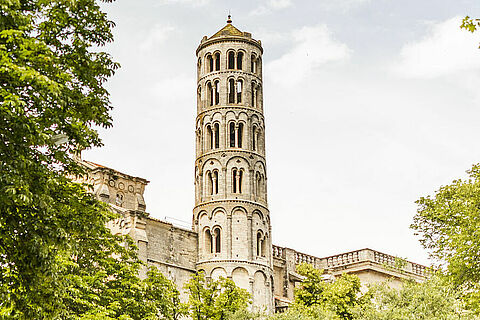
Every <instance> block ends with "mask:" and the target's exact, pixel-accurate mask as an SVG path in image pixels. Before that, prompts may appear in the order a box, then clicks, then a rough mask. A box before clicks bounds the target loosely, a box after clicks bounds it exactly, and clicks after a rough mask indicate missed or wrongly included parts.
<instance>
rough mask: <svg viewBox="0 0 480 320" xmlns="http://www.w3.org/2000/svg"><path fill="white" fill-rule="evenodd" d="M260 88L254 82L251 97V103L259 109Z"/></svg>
mask: <svg viewBox="0 0 480 320" xmlns="http://www.w3.org/2000/svg"><path fill="white" fill-rule="evenodd" d="M259 101H260V86H259V85H257V83H256V82H255V81H252V87H251V97H250V103H251V106H252V107H253V108H257V107H258V106H259V105H260V103H259Z"/></svg>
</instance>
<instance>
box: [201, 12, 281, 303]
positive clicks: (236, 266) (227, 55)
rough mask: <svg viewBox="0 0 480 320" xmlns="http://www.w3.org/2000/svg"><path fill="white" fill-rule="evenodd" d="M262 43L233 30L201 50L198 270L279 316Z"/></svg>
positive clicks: (203, 43)
mask: <svg viewBox="0 0 480 320" xmlns="http://www.w3.org/2000/svg"><path fill="white" fill-rule="evenodd" d="M262 53H263V49H262V46H261V42H260V41H259V40H254V39H252V36H251V34H250V33H247V32H242V31H240V30H238V29H237V28H235V27H234V26H233V25H232V21H231V20H230V17H229V19H228V21H227V25H226V26H225V27H223V28H222V29H221V30H220V31H218V32H217V33H216V34H214V35H213V36H211V37H210V38H207V37H206V36H205V37H203V39H202V41H201V43H200V45H199V47H198V49H197V58H198V60H197V61H198V62H197V74H198V77H197V79H198V86H197V119H196V160H195V208H194V210H193V225H194V229H195V231H197V232H198V263H197V269H198V270H199V271H204V272H205V275H206V276H207V277H208V278H213V279H216V278H218V277H227V278H231V279H232V280H234V281H235V283H236V284H237V285H238V286H239V287H242V288H244V289H246V290H248V291H249V292H250V293H251V294H252V300H253V306H254V308H266V309H267V311H272V310H273V276H272V242H271V227H270V213H269V211H268V207H267V183H266V182H267V176H266V163H265V121H264V117H263V99H262Z"/></svg>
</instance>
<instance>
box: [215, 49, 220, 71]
mask: <svg viewBox="0 0 480 320" xmlns="http://www.w3.org/2000/svg"><path fill="white" fill-rule="evenodd" d="M215 71H220V53H218V52H217V53H215Z"/></svg>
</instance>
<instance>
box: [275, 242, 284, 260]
mask: <svg viewBox="0 0 480 320" xmlns="http://www.w3.org/2000/svg"><path fill="white" fill-rule="evenodd" d="M272 253H273V257H274V258H279V259H283V258H284V256H283V248H282V247H279V246H275V245H274V246H272Z"/></svg>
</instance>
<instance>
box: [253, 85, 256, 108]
mask: <svg viewBox="0 0 480 320" xmlns="http://www.w3.org/2000/svg"><path fill="white" fill-rule="evenodd" d="M256 87H257V86H256V85H255V82H253V81H252V106H253V107H254V108H255V107H256V106H257V99H256V98H255V95H256V90H257V88H256Z"/></svg>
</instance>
